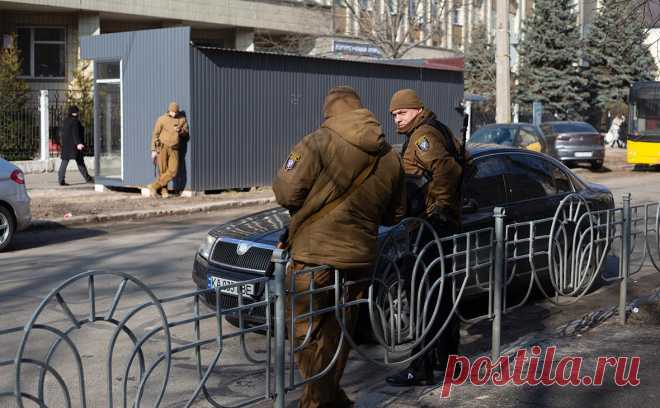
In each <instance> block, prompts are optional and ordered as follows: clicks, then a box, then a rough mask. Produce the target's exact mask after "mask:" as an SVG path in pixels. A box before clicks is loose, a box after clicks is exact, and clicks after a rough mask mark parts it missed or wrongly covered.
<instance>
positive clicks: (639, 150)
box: [627, 81, 660, 165]
mask: <svg viewBox="0 0 660 408" xmlns="http://www.w3.org/2000/svg"><path fill="white" fill-rule="evenodd" d="M629 102H630V112H629V114H628V142H627V146H628V163H630V164H651V165H654V164H660V82H651V81H648V82H635V83H634V84H633V85H632V87H631V88H630V99H629Z"/></svg>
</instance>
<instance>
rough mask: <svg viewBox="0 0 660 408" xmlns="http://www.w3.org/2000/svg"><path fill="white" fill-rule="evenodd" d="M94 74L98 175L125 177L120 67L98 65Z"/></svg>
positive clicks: (119, 65)
mask: <svg viewBox="0 0 660 408" xmlns="http://www.w3.org/2000/svg"><path fill="white" fill-rule="evenodd" d="M94 73H95V79H94V82H95V84H94V103H95V105H96V106H95V117H94V123H95V127H96V133H97V137H98V141H97V144H96V145H95V155H96V158H97V162H96V165H97V170H96V174H98V175H99V176H101V177H109V178H123V166H122V160H123V159H122V156H123V149H122V143H123V142H122V105H121V103H122V100H121V64H120V63H119V62H97V63H96V64H95V65H94Z"/></svg>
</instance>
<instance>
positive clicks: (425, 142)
mask: <svg viewBox="0 0 660 408" xmlns="http://www.w3.org/2000/svg"><path fill="white" fill-rule="evenodd" d="M415 144H416V145H417V148H418V149H419V150H421V151H423V152H426V151H428V150H429V148H430V147H431V144H430V143H429V139H427V138H426V136H422V137H420V138H419V139H417V142H415Z"/></svg>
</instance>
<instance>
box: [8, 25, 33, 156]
mask: <svg viewBox="0 0 660 408" xmlns="http://www.w3.org/2000/svg"><path fill="white" fill-rule="evenodd" d="M20 74H21V52H20V50H19V49H18V47H16V35H12V36H11V42H10V45H9V47H6V48H0V154H1V155H2V156H4V157H5V158H6V159H7V160H25V159H31V158H32V155H33V153H34V152H33V151H32V150H33V147H34V146H36V143H37V142H38V140H39V139H38V137H39V135H38V134H36V135H35V134H34V133H32V132H25V131H23V130H24V126H21V125H23V124H25V122H26V120H27V121H29V120H30V119H31V114H30V113H28V112H25V110H24V108H25V104H26V102H27V99H28V92H29V90H30V89H29V87H28V85H27V84H26V83H25V81H23V80H21V79H20V78H19V75H20ZM35 136H36V141H35V140H34V139H35Z"/></svg>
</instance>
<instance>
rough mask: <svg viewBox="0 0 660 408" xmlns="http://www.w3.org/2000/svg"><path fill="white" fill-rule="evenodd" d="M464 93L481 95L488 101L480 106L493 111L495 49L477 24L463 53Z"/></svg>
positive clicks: (483, 27)
mask: <svg viewBox="0 0 660 408" xmlns="http://www.w3.org/2000/svg"><path fill="white" fill-rule="evenodd" d="M464 76H465V91H466V92H468V93H471V94H475V95H481V96H484V97H486V98H488V100H487V101H486V102H485V103H483V104H480V105H481V106H480V107H481V108H483V110H485V111H488V112H490V111H494V110H495V83H496V72H495V47H494V46H493V43H492V42H491V39H490V38H489V36H488V32H487V31H486V26H485V25H483V24H479V25H477V26H475V27H474V30H473V32H472V42H471V43H470V44H469V45H468V47H467V49H466V51H465V71H464Z"/></svg>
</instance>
